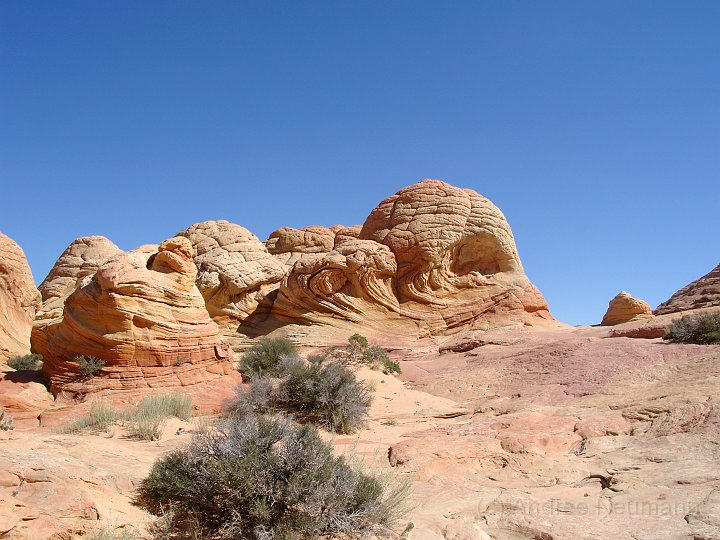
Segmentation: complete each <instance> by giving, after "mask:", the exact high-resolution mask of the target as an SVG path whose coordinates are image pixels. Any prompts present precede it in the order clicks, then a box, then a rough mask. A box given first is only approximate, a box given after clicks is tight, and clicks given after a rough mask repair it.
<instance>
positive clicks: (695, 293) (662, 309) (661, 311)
mask: <svg viewBox="0 0 720 540" xmlns="http://www.w3.org/2000/svg"><path fill="white" fill-rule="evenodd" d="M708 307H720V264H718V265H717V266H716V267H715V268H714V269H712V270H711V271H710V272H709V273H707V274H705V275H704V276H703V277H701V278H699V279H696V280H695V281H693V282H692V283H690V284H689V285H686V286H685V287H683V288H682V289H680V290H679V291H678V292H676V293H675V294H673V295H672V296H671V297H670V298H669V299H668V300H667V301H665V302H663V303H662V304H660V305H659V306H658V307H657V309H656V310H655V315H665V314H667V313H677V312H679V311H687V310H688V309H699V308H708Z"/></svg>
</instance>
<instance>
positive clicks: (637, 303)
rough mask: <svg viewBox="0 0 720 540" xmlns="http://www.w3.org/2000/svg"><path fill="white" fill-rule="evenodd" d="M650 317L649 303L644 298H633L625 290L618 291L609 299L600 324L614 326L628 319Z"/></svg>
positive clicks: (634, 319) (637, 319)
mask: <svg viewBox="0 0 720 540" xmlns="http://www.w3.org/2000/svg"><path fill="white" fill-rule="evenodd" d="M652 318H653V312H652V308H651V307H650V304H648V303H647V302H646V301H645V300H640V299H638V298H634V297H633V296H632V295H631V294H629V293H627V292H625V291H620V292H619V293H618V294H617V296H615V298H613V299H612V300H610V305H608V309H607V311H606V312H605V316H604V317H603V320H602V322H601V323H600V324H601V325H603V326H614V325H616V324H622V323H626V322H630V321H639V320H642V319H652Z"/></svg>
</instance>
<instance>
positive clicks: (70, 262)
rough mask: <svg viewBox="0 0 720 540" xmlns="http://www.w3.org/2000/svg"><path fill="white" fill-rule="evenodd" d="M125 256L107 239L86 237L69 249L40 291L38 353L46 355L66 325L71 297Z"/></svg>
mask: <svg viewBox="0 0 720 540" xmlns="http://www.w3.org/2000/svg"><path fill="white" fill-rule="evenodd" d="M121 253H122V250H121V249H120V248H119V247H117V246H116V245H115V244H113V243H112V242H111V241H110V240H108V239H107V238H105V237H104V236H83V237H82V238H78V239H77V240H75V241H73V242H72V243H71V244H70V245H69V246H68V247H67V249H66V250H65V251H64V252H63V253H62V255H60V257H59V258H58V260H57V261H56V262H55V264H54V265H53V267H52V269H51V270H50V273H49V274H48V275H47V277H46V278H45V279H44V280H43V282H42V283H41V284H40V286H39V287H38V289H39V290H40V293H41V294H42V306H41V308H40V309H39V310H38V312H37V315H36V316H35V322H34V324H33V331H32V347H33V351H34V352H36V353H39V354H42V355H45V352H46V347H47V343H48V341H50V338H52V335H53V333H54V332H55V330H56V329H57V327H58V325H59V324H60V322H61V321H62V315H63V308H64V307H65V300H66V299H67V297H68V296H70V295H71V294H72V293H73V292H75V291H76V290H77V289H79V288H80V287H81V286H83V285H85V284H87V282H88V281H89V279H90V278H92V276H94V275H95V272H97V271H98V269H99V268H100V267H101V266H102V265H103V264H105V263H106V262H107V261H109V260H110V259H112V258H113V257H115V256H117V255H119V254H121Z"/></svg>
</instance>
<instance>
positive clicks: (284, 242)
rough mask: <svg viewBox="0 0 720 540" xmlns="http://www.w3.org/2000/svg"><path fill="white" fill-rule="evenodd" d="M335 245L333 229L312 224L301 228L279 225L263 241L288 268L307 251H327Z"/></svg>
mask: <svg viewBox="0 0 720 540" xmlns="http://www.w3.org/2000/svg"><path fill="white" fill-rule="evenodd" d="M334 245H335V231H333V230H332V229H328V228H327V227H321V226H319V225H312V226H310V227H303V228H302V229H293V228H292V227H281V228H280V229H278V230H276V231H273V232H272V233H270V238H268V239H267V240H266V241H265V246H266V247H267V250H268V251H269V252H270V253H271V254H272V255H274V256H275V257H276V258H277V259H278V260H279V261H281V262H282V263H283V264H284V265H285V266H287V267H288V268H292V266H293V265H294V264H295V263H296V262H297V261H298V260H300V258H301V257H302V256H303V255H305V254H307V253H327V252H329V251H330V250H332V248H333V246H334Z"/></svg>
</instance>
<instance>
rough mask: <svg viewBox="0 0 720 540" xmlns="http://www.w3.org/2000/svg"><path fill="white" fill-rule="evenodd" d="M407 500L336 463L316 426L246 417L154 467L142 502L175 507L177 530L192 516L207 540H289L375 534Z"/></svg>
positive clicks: (339, 461) (401, 489) (201, 435)
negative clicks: (179, 517) (224, 539)
mask: <svg viewBox="0 0 720 540" xmlns="http://www.w3.org/2000/svg"><path fill="white" fill-rule="evenodd" d="M405 493H406V486H400V487H397V488H392V489H391V488H389V487H388V486H387V485H386V483H384V482H382V481H381V480H379V479H378V478H375V477H373V476H370V475H368V474H365V473H364V472H362V471H361V470H360V468H359V467H353V466H352V465H351V464H350V463H349V462H348V461H347V460H346V459H345V458H344V457H335V456H334V455H333V451H332V446H331V445H330V444H329V443H327V442H324V441H323V440H322V439H321V438H320V436H319V434H318V432H317V430H315V429H314V428H313V427H311V426H308V425H304V426H301V425H297V424H295V423H293V422H292V421H290V420H289V419H287V418H283V417H279V418H274V419H273V418H267V417H262V416H258V415H250V416H243V417H234V418H231V419H230V420H228V421H227V422H225V423H224V424H221V425H220V426H219V427H218V429H217V430H214V431H205V432H201V433H198V434H195V435H194V436H193V441H192V443H191V444H190V446H189V447H188V448H186V449H184V450H178V451H175V452H173V453H171V454H169V455H167V456H165V457H163V458H161V459H159V460H158V461H156V462H155V464H154V465H153V467H152V469H151V471H150V474H149V476H148V477H147V478H145V479H144V480H143V482H142V484H141V486H140V490H139V495H140V496H139V501H140V502H141V503H142V504H143V505H144V506H145V507H146V508H149V509H151V510H153V511H158V510H161V509H162V508H167V507H168V506H171V507H173V508H175V509H176V510H179V511H176V512H175V513H174V515H175V516H178V515H181V516H182V519H183V521H182V522H177V523H176V525H177V527H178V529H179V528H181V527H183V526H185V527H186V526H187V523H188V522H189V520H188V518H189V517H191V518H195V520H194V522H195V523H197V524H198V525H197V526H198V527H199V528H201V529H202V530H200V531H193V532H194V533H195V534H196V535H197V536H200V537H203V538H210V537H212V538H238V539H253V540H269V539H274V540H281V539H287V540H290V539H316V538H321V537H331V538H341V537H348V536H357V535H359V534H361V533H369V532H371V531H374V532H380V531H381V527H383V526H386V525H388V524H389V523H391V522H392V520H393V519H394V518H395V517H396V516H397V514H398V512H399V510H400V508H401V503H402V502H403V500H404V496H405ZM186 532H187V531H186Z"/></svg>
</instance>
